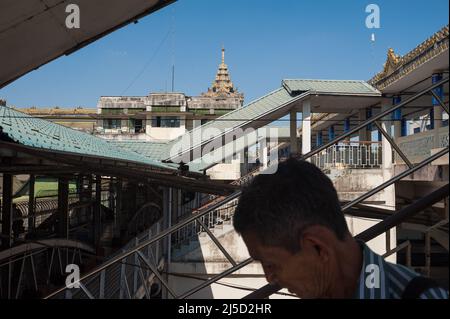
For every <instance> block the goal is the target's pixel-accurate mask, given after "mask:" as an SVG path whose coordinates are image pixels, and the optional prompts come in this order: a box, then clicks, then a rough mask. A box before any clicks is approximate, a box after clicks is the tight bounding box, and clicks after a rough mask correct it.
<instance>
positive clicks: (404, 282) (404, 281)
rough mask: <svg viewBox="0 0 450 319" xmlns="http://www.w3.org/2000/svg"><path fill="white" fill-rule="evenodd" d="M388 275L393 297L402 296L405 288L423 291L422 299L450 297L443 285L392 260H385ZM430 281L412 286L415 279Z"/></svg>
mask: <svg viewBox="0 0 450 319" xmlns="http://www.w3.org/2000/svg"><path fill="white" fill-rule="evenodd" d="M384 263H385V271H386V277H387V279H388V280H389V293H390V294H391V295H392V297H393V298H402V296H404V293H405V290H406V289H408V290H411V288H412V290H416V289H418V290H419V291H423V292H422V293H419V294H418V296H419V297H418V298H420V299H448V297H449V296H448V291H447V290H445V289H444V288H443V287H439V285H438V284H436V283H435V284H433V281H432V280H431V279H429V278H426V277H422V276H421V275H420V274H419V273H417V272H415V271H413V270H411V269H410V268H408V267H406V266H404V265H400V264H393V263H391V262H387V261H384ZM416 279H424V281H425V282H426V281H429V283H427V284H426V285H422V284H419V285H417V284H416V283H414V284H413V285H414V286H417V288H413V287H411V283H412V282H413V281H416V282H420V280H416Z"/></svg>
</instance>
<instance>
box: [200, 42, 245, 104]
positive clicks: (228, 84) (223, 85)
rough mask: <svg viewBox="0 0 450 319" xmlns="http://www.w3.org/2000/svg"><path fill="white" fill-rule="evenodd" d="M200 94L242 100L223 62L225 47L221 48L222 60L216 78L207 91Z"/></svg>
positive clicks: (242, 97) (241, 95) (242, 96)
mask: <svg viewBox="0 0 450 319" xmlns="http://www.w3.org/2000/svg"><path fill="white" fill-rule="evenodd" d="M202 96H206V97H212V98H224V97H225V98H226V97H239V98H241V99H242V101H243V100H244V95H243V94H241V93H238V91H237V89H236V88H235V87H234V85H233V82H232V81H231V77H230V74H229V71H228V65H226V64H225V48H222V62H221V63H220V64H219V69H218V71H217V74H216V79H215V80H214V82H213V83H212V86H211V87H210V88H208V92H206V93H203V94H202Z"/></svg>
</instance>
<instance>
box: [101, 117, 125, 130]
mask: <svg viewBox="0 0 450 319" xmlns="http://www.w3.org/2000/svg"><path fill="white" fill-rule="evenodd" d="M103 128H104V129H118V128H121V125H120V120H111V119H105V120H103Z"/></svg>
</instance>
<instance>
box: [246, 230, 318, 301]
mask: <svg viewBox="0 0 450 319" xmlns="http://www.w3.org/2000/svg"><path fill="white" fill-rule="evenodd" d="M242 237H243V239H244V242H245V244H246V245H247V248H248V251H249V253H250V256H251V257H252V258H253V259H255V260H256V261H259V262H260V263H261V265H262V267H263V269H264V273H265V275H266V279H267V281H268V282H270V283H274V284H278V285H279V286H281V287H283V288H287V289H288V290H289V291H290V292H292V293H295V294H296V295H297V296H298V297H300V298H321V297H324V292H325V290H326V287H325V284H326V280H325V278H326V272H327V269H326V268H327V267H326V265H324V263H323V260H322V259H321V258H320V256H319V253H318V252H317V251H316V249H315V248H314V247H313V246H312V245H308V244H307V245H302V247H301V249H300V250H299V251H298V252H295V253H293V252H291V251H289V250H287V249H285V248H283V247H279V246H270V245H264V244H262V243H261V241H260V239H259V238H258V237H257V236H256V235H255V233H253V232H249V233H244V234H242Z"/></svg>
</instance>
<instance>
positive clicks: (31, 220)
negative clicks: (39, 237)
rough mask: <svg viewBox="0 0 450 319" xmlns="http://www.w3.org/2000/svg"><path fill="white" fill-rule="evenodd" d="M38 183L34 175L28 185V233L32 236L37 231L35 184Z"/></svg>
mask: <svg viewBox="0 0 450 319" xmlns="http://www.w3.org/2000/svg"><path fill="white" fill-rule="evenodd" d="M35 182H36V177H35V176H34V175H33V174H32V175H30V179H29V182H28V184H29V185H30V188H29V191H28V233H29V234H31V233H33V232H34V229H35V226H36V224H35V220H36V219H35V207H34V196H35V194H34V184H35Z"/></svg>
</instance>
